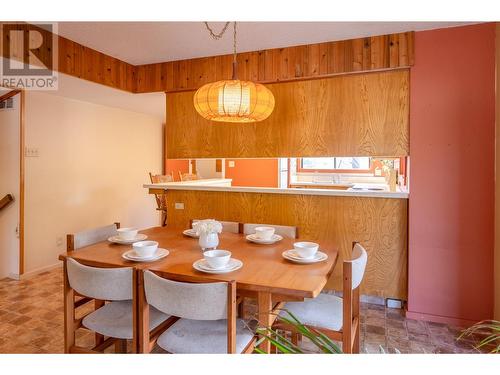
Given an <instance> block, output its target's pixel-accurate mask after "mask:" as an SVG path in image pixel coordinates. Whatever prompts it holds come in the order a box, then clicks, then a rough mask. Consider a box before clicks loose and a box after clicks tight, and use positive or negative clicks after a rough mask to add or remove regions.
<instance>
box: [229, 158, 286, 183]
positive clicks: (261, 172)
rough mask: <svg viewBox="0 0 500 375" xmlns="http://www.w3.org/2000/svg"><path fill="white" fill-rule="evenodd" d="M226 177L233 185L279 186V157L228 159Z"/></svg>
mask: <svg viewBox="0 0 500 375" xmlns="http://www.w3.org/2000/svg"><path fill="white" fill-rule="evenodd" d="M230 161H232V162H234V167H232V168H231V167H229V162H230ZM226 178H232V179H233V182H232V185H233V186H256V187H278V159H226Z"/></svg>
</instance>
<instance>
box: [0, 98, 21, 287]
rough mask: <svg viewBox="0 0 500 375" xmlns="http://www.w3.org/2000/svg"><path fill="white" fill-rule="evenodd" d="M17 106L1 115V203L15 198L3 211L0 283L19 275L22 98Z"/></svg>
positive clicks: (0, 232)
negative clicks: (6, 278) (20, 107)
mask: <svg viewBox="0 0 500 375" xmlns="http://www.w3.org/2000/svg"><path fill="white" fill-rule="evenodd" d="M14 106H15V109H12V110H3V111H0V199H1V198H3V197H4V196H5V194H12V195H13V196H14V202H13V203H11V204H10V205H9V206H7V207H5V208H4V209H3V210H2V211H0V279H1V278H3V277H7V276H11V275H16V274H17V273H18V272H19V239H18V237H17V235H16V227H17V225H18V222H19V120H20V119H19V114H20V110H19V95H16V96H15V97H14Z"/></svg>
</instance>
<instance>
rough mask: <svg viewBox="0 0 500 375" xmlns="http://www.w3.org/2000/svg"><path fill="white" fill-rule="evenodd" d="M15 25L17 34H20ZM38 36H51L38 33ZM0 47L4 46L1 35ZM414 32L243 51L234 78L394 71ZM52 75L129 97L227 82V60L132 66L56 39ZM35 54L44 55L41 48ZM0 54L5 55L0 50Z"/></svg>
mask: <svg viewBox="0 0 500 375" xmlns="http://www.w3.org/2000/svg"><path fill="white" fill-rule="evenodd" d="M26 27H27V25H26V24H19V26H18V29H19V30H21V29H26ZM38 31H40V32H41V33H42V34H43V35H44V37H48V36H49V35H51V34H50V33H49V32H48V31H47V30H44V29H40V28H38ZM3 37H4V40H3V42H4V43H6V42H8V40H7V39H6V38H7V35H4V36H3ZM413 39H414V33H413V32H407V33H399V34H390V35H380V36H372V37H366V38H359V39H350V40H343V41H336V42H325V43H317V44H309V45H302V46H294V47H285V48H276V49H269V50H262V51H254V52H245V53H241V54H239V55H238V72H239V77H240V79H247V80H253V81H257V82H262V83H272V82H278V81H290V80H303V79H308V78H319V77H327V76H331V75H337V74H345V73H351V72H368V71H374V70H384V69H396V68H401V67H409V66H411V65H413V60H414V53H413V50H414V46H413ZM58 41H59V43H58V55H59V59H58V67H56V69H58V71H60V72H62V73H65V74H69V75H72V76H74V77H77V78H82V79H86V80H89V81H92V82H95V83H100V84H103V85H106V86H109V87H113V88H117V89H121V90H126V91H129V92H133V93H145V92H158V91H166V92H175V91H184V90H195V89H197V88H199V87H200V86H201V85H203V84H205V83H208V82H211V81H216V80H219V79H230V78H231V72H232V71H231V69H232V55H223V56H211V57H205V58H197V59H188V60H179V61H170V62H162V63H158V64H147V65H132V64H129V63H126V62H124V61H121V60H119V59H116V58H114V57H111V56H108V55H106V54H104V53H101V52H99V51H96V50H94V49H92V48H89V47H85V46H83V45H81V44H79V43H76V42H73V41H71V40H69V39H66V38H64V37H61V36H59V37H58ZM37 53H40V54H45V55H46V54H48V53H49V51H48V50H47V49H45V50H44V49H43V48H41V49H39V50H38V51H37ZM0 55H1V56H4V57H7V56H5V54H4V51H3V50H2V51H0Z"/></svg>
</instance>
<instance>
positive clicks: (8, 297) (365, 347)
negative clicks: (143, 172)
mask: <svg viewBox="0 0 500 375" xmlns="http://www.w3.org/2000/svg"><path fill="white" fill-rule="evenodd" d="M361 307H362V311H361V314H362V316H361V345H362V347H361V351H362V352H363V353H380V352H381V349H380V348H383V350H384V351H385V352H387V353H394V352H395V351H396V350H395V349H397V350H399V351H400V352H401V353H474V352H476V351H475V350H474V349H472V342H470V341H458V342H457V341H456V340H455V337H456V336H457V334H458V333H459V328H457V327H450V326H446V325H443V324H436V323H430V322H421V321H416V320H411V319H405V317H404V314H403V311H402V310H397V309H388V308H384V307H383V306H378V305H371V304H362V306H361ZM93 339H94V336H93V334H91V333H90V332H87V331H85V330H82V329H80V330H79V332H78V335H77V343H78V345H84V346H89V347H90V346H92V344H93ZM63 342H64V339H63V300H62V270H61V269H56V270H53V271H50V272H44V273H42V274H40V275H38V276H36V277H34V278H31V279H28V280H23V281H13V280H9V279H4V280H0V353H62V352H63ZM303 346H304V347H305V348H306V349H311V350H313V348H312V347H311V346H310V344H309V343H307V342H303Z"/></svg>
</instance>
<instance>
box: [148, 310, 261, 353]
mask: <svg viewBox="0 0 500 375" xmlns="http://www.w3.org/2000/svg"><path fill="white" fill-rule="evenodd" d="M253 338H254V334H253V333H252V332H251V331H250V329H249V328H248V327H247V326H246V325H245V323H244V322H243V321H242V320H241V319H238V320H236V352H237V353H241V352H242V351H243V350H244V349H245V348H246V347H247V346H248V344H249V343H250V341H252V340H253ZM157 343H158V345H159V346H160V347H161V348H162V349H164V350H166V351H167V352H169V353H178V354H187V353H192V354H194V353H197V354H224V353H227V320H225V319H222V320H191V319H180V320H178V321H177V322H176V323H175V324H174V325H172V327H170V328H169V329H168V330H167V331H165V332H164V333H163V334H162V335H161V336H160V337H159V338H158V342H157Z"/></svg>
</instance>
